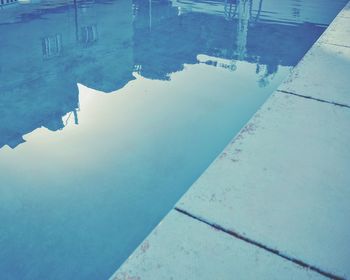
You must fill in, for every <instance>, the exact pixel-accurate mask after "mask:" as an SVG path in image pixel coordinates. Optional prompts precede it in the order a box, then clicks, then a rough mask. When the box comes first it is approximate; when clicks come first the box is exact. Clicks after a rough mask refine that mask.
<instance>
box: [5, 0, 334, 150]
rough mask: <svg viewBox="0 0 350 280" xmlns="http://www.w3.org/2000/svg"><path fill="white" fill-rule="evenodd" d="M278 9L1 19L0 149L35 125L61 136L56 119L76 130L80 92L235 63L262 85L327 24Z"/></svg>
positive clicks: (47, 7)
mask: <svg viewBox="0 0 350 280" xmlns="http://www.w3.org/2000/svg"><path fill="white" fill-rule="evenodd" d="M313 1H315V0H313ZM28 2H30V1H28ZM277 2H278V1H275V0H256V1H255V0H222V1H215V0H205V1H204V0H198V1H192V0H157V1H156V0H149V1H145V0H133V1H132V0H122V1H113V0H96V1H94V2H92V1H85V0H81V1H77V0H76V1H67V2H64V3H62V2H60V3H58V4H53V3H51V2H50V1H37V0H36V1H35V3H34V4H30V5H17V6H16V7H14V8H13V9H12V10H11V12H9V9H7V10H4V11H0V12H3V13H5V12H6V14H4V15H5V16H4V17H0V34H1V37H2V39H1V41H0V49H1V50H2V51H1V52H0V62H1V63H0V111H1V117H0V148H1V147H3V146H4V145H8V146H10V147H11V148H15V147H16V146H18V145H19V144H21V143H23V142H24V140H23V135H25V134H27V133H30V132H31V131H33V130H35V129H36V128H39V127H42V126H43V127H46V128H47V129H50V130H52V131H56V130H60V129H63V128H64V126H65V125H66V119H65V120H64V119H63V116H68V117H69V118H73V119H74V122H75V123H76V124H78V122H79V120H78V115H79V114H78V111H79V96H78V95H79V92H78V88H77V83H81V84H84V85H85V86H87V87H90V88H94V89H97V90H100V91H103V92H112V91H116V90H118V89H120V88H122V87H123V86H124V85H126V84H127V83H128V82H129V81H130V80H132V79H134V76H133V75H132V74H133V72H138V73H139V74H140V75H142V76H143V77H146V78H149V79H158V80H167V79H169V77H170V74H171V73H173V72H177V71H181V70H182V69H183V68H184V64H196V63H205V64H208V65H212V66H215V67H223V68H226V69H228V70H230V71H237V66H236V61H247V62H249V63H255V64H256V75H257V77H258V79H259V81H258V83H259V85H260V86H265V85H266V84H268V82H269V79H271V77H273V75H274V74H275V73H276V72H277V71H278V67H279V66H280V65H282V66H294V65H295V64H296V63H297V61H299V60H300V58H301V57H302V55H303V54H304V53H305V51H306V50H307V49H308V48H309V47H310V45H311V44H312V43H313V42H314V41H315V40H316V38H317V37H318V36H319V35H320V33H321V32H322V31H323V30H324V24H325V23H327V22H324V21H322V19H319V18H317V15H315V18H314V19H313V18H312V17H310V15H302V14H301V12H300V10H298V6H293V5H289V6H288V5H286V3H294V2H295V1H293V0H285V1H281V2H285V3H284V4H283V5H282V6H283V7H284V6H286V7H290V9H287V10H286V11H285V10H279V9H280V8H275V6H276V5H272V4H273V3H277ZM277 6H278V5H277ZM282 6H281V5H280V7H282ZM299 6H300V5H299ZM264 7H266V8H264ZM269 7H274V9H276V10H271V8H269ZM269 9H270V10H269ZM101 15H103V16H101ZM303 16H304V18H303ZM290 46H293V48H292V49H291V48H290Z"/></svg>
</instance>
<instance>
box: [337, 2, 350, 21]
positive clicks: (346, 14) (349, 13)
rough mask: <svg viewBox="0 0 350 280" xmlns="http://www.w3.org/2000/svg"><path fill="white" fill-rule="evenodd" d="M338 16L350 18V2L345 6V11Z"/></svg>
mask: <svg viewBox="0 0 350 280" xmlns="http://www.w3.org/2000/svg"><path fill="white" fill-rule="evenodd" d="M338 16H341V17H350V1H349V2H348V4H346V5H345V7H344V9H343V10H341V12H340V13H339V15H338Z"/></svg>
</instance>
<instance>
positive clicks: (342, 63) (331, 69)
mask: <svg viewBox="0 0 350 280" xmlns="http://www.w3.org/2000/svg"><path fill="white" fill-rule="evenodd" d="M349 27H350V19H349ZM349 40H350V33H349ZM279 90H283V91H288V92H292V93H295V94H299V95H303V96H308V97H312V98H317V99H322V100H326V101H328V102H334V103H339V104H343V105H347V106H349V107H350V48H345V47H339V46H335V45H330V44H319V43H318V44H315V45H314V46H313V47H312V49H311V50H310V51H309V52H308V53H307V54H306V55H305V56H304V58H303V59H302V61H301V62H300V63H299V64H298V65H297V66H296V67H295V68H294V69H293V72H292V74H291V75H290V76H289V77H288V78H287V79H286V80H285V81H284V82H283V84H282V85H281V86H280V87H279Z"/></svg>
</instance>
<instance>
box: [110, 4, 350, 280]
mask: <svg viewBox="0 0 350 280" xmlns="http://www.w3.org/2000/svg"><path fill="white" fill-rule="evenodd" d="M346 35H348V36H346ZM347 37H348V39H347ZM327 55H329V57H328V60H327ZM347 59H349V60H347ZM335 60H336V62H337V64H336V65H335V66H334V65H332V63H333V61H335ZM349 61H350V1H349V2H348V3H347V4H346V5H345V7H344V8H343V9H342V10H341V11H340V12H339V14H338V15H337V16H336V17H335V19H334V20H333V21H332V22H331V24H330V25H329V26H328V28H327V29H326V30H325V32H324V33H323V34H322V35H321V37H320V38H319V39H318V40H317V41H316V42H315V44H314V45H313V46H312V47H311V48H310V49H309V51H308V52H307V53H306V54H305V56H304V57H303V58H302V60H301V61H299V63H298V64H297V66H295V67H294V68H293V71H292V73H291V74H290V75H289V76H288V77H287V78H286V79H285V80H284V82H282V84H281V85H280V86H279V88H278V89H277V90H276V91H275V92H274V93H273V94H272V95H271V96H270V97H269V98H268V99H267V101H266V102H265V103H264V104H263V105H262V107H261V108H260V109H259V110H258V111H257V112H256V114H255V115H254V116H253V117H252V118H251V119H250V120H249V122H248V123H247V124H246V125H245V126H244V127H243V128H242V130H241V131H240V132H239V133H238V134H237V135H236V136H235V137H234V139H233V140H232V141H231V143H230V144H229V145H228V146H227V147H226V148H225V149H224V150H223V152H222V153H221V154H220V155H219V156H218V157H217V158H216V160H214V162H213V163H212V164H211V165H210V166H209V167H208V168H207V170H205V171H204V172H203V174H202V175H201V176H200V177H199V179H197V181H196V182H195V183H194V184H193V185H192V186H191V187H190V188H189V190H188V191H187V192H186V193H185V194H184V195H183V197H182V198H181V199H180V200H179V202H178V203H177V204H176V205H175V207H174V208H173V209H172V210H171V211H170V212H169V214H168V215H167V216H166V217H164V218H163V220H162V221H161V222H160V223H159V224H158V226H156V227H155V229H154V230H153V231H152V232H151V233H150V234H149V235H148V237H147V238H146V239H145V240H144V241H143V242H142V243H141V244H140V245H139V246H138V247H137V248H136V250H135V251H134V252H133V253H132V254H131V255H130V256H129V258H128V259H127V260H126V261H125V262H124V263H123V264H122V265H121V266H120V268H119V269H118V270H117V271H116V272H115V273H114V274H113V275H112V276H111V278H110V280H121V279H129V280H137V279H231V278H230V277H232V275H235V276H236V275H242V276H238V277H237V278H238V279H243V278H244V279H252V278H254V275H255V276H256V275H259V279H271V278H274V277H278V278H279V277H282V278H283V279H292V278H293V277H295V278H297V279H327V278H330V279H348V278H350V269H349V268H348V267H345V266H346V261H343V263H342V260H339V261H338V263H340V264H337V263H336V262H333V261H332V258H333V259H334V258H336V257H335V256H334V255H332V254H329V255H330V256H329V257H328V259H327V256H326V255H325V256H323V255H322V253H321V254H320V255H321V256H317V255H316V254H317V250H318V249H319V248H316V250H314V251H315V255H313V254H312V253H309V252H308V251H307V249H305V251H304V249H303V246H299V245H298V244H294V245H291V248H289V247H288V246H289V245H288V244H287V245H288V246H285V247H283V244H286V243H283V242H284V240H283V237H281V238H279V237H277V238H276V240H277V241H276V242H277V243H276V244H275V243H274V241H273V239H271V238H270V237H269V234H270V232H269V230H267V229H266V227H267V226H268V227H271V228H272V227H274V225H275V224H274V221H275V220H274V217H273V214H271V213H269V212H268V211H267V210H268V208H269V207H270V208H271V207H273V205H274V203H277V202H276V201H269V199H266V200H264V199H262V201H260V202H259V201H258V200H257V201H255V203H256V208H257V209H256V213H252V217H260V216H258V215H259V214H258V212H259V211H260V210H259V207H260V206H261V211H263V210H264V209H265V211H266V212H267V214H266V215H267V217H268V219H267V220H266V221H267V224H268V223H269V222H270V223H271V224H268V225H267V226H265V225H263V224H262V225H261V226H259V225H255V224H254V225H253V226H250V225H249V224H247V223H246V222H245V221H244V215H243V218H240V217H239V213H240V211H241V210H240V209H238V210H237V209H235V208H234V206H233V208H232V205H233V204H235V203H233V202H232V201H234V202H237V204H238V205H240V203H242V205H244V204H243V203H246V201H247V200H249V199H252V197H251V196H252V195H255V192H257V191H256V190H255V189H254V191H253V192H252V193H250V192H249V191H245V189H247V188H248V189H249V187H250V185H249V184H250V183H251V184H252V185H253V184H254V177H255V176H256V179H255V180H256V184H258V185H259V184H260V185H263V186H264V187H265V188H266V191H267V193H268V192H269V191H271V193H274V191H276V190H275V189H273V188H272V186H273V185H274V184H277V183H274V182H273V180H271V178H278V177H279V174H278V172H281V173H283V172H284V171H285V169H283V168H287V167H288V165H287V167H286V165H285V164H284V163H285V162H288V161H289V160H293V159H294V155H293V151H291V152H285V153H284V152H281V154H280V155H273V159H271V162H273V163H268V162H267V161H266V159H263V158H262V157H263V156H266V154H264V153H263V152H260V151H261V150H262V149H261V147H259V146H260V145H265V146H263V147H264V148H263V150H264V149H267V150H268V149H269V148H271V150H270V151H273V149H274V147H276V153H277V152H278V151H279V147H281V145H282V144H283V145H284V146H285V147H287V148H288V147H289V146H293V147H294V146H295V145H296V146H297V148H298V149H300V150H302V151H304V153H305V156H306V157H308V159H309V161H308V165H307V166H306V168H310V170H306V172H305V175H304V177H300V178H299V179H298V181H297V182H296V183H295V182H294V183H293V182H292V183H293V184H294V186H295V184H297V185H298V184H300V186H304V185H305V188H306V190H304V189H303V194H304V195H306V196H307V195H308V194H310V196H313V195H312V193H311V191H315V188H316V189H318V184H319V185H322V184H323V183H320V182H326V183H327V184H328V185H327V186H330V185H332V186H333V185H334V186H335V187H337V193H338V192H339V194H337V195H338V196H340V197H345V198H346V199H350V197H349V192H348V191H346V189H345V186H346V184H347V185H350V175H342V174H341V175H340V177H341V180H340V179H339V174H338V177H336V176H337V174H334V175H333V176H334V177H332V176H330V174H320V170H323V169H322V168H325V170H326V169H327V168H328V169H329V166H328V165H326V163H324V164H323V163H322V164H323V165H320V163H317V162H316V161H317V160H319V159H320V157H318V155H319V154H320V153H322V151H324V149H327V147H328V146H329V144H330V142H329V141H331V140H332V141H336V143H335V144H334V142H332V143H333V144H332V145H335V146H336V148H334V149H336V150H337V151H339V152H337V153H334V159H333V158H332V159H331V161H332V160H333V162H336V163H337V164H339V167H338V169H340V170H342V168H343V165H346V164H348V166H350V149H349V148H348V147H347V146H346V141H344V140H342V139H345V140H346V139H347V140H349V139H350V132H347V131H346V126H347V125H350V118H349V116H350V115H349V114H350V96H347V95H346V94H345V92H346V91H349V90H350V87H349V84H348V83H347V82H348V81H347V80H350V79H345V78H344V77H345V76H342V74H341V73H343V72H344V70H346V69H349V70H350V62H349ZM322 63H323V64H322ZM327 63H328V64H327ZM311 65H315V66H314V67H315V69H316V70H315V69H311V70H312V71H309V70H310V67H311ZM320 65H321V66H322V65H325V66H329V67H328V69H329V68H331V67H333V66H334V68H332V69H334V71H326V72H325V71H323V70H324V69H323V70H322V69H321V68H322V67H318V66H320ZM337 68H339V69H340V70H339V71H338V72H337ZM317 71H319V72H317ZM322 71H323V72H322ZM305 73H306V74H305ZM308 73H309V74H308ZM349 73H350V72H349ZM325 75H326V76H325ZM315 76H317V77H315ZM325 78H327V79H329V81H331V82H330V84H329V82H328V81H325ZM323 83H324V84H323ZM326 83H327V84H326ZM327 86H329V88H332V89H334V90H332V92H327V90H326V89H327ZM323 88H324V92H323V91H322V89H323ZM300 112H308V113H309V116H307V117H305V122H304V121H303V119H302V118H299V119H296V117H295V116H296V115H297V113H300ZM322 116H324V118H325V119H323V117H322ZM293 118H294V119H295V121H293V120H294V119H293ZM280 119H281V122H282V124H283V122H284V121H285V123H288V124H289V125H290V126H291V127H290V128H289V129H290V130H291V135H297V134H298V133H299V134H301V135H303V134H305V131H308V134H307V136H309V137H310V138H312V139H313V140H315V139H318V140H317V141H311V140H310V141H307V140H305V143H303V142H302V141H300V143H299V142H297V143H295V139H293V138H289V139H290V141H289V142H287V141H288V137H290V135H289V136H288V135H285V134H286V130H284V129H285V127H282V125H280V124H278V122H279V120H280ZM276 120H278V121H276ZM289 120H291V121H293V122H288V121H289ZM297 120H298V121H300V120H301V121H300V122H297ZM317 122H318V123H319V124H320V126H321V124H322V128H318V129H314V130H313V129H309V128H310V125H311V124H315V123H317ZM328 123H329V124H328ZM324 124H325V125H324ZM323 125H324V126H325V127H324V128H323ZM323 129H324V130H323ZM326 129H327V131H326ZM269 133H270V134H271V135H269V137H267V136H266V135H267V134H269ZM330 136H332V138H329V137H330ZM295 137H296V136H295ZM330 139H331V140H330ZM281 140H284V141H285V142H284V143H282V144H281V143H280V142H281ZM274 141H275V143H274ZM303 146H305V148H304V147H303ZM303 149H305V150H303ZM281 151H282V148H281ZM259 157H260V158H259ZM332 157H333V154H332ZM321 159H322V157H321ZM313 161H314V162H313ZM261 163H263V164H265V165H264V166H259V165H261ZM272 164H273V165H272ZM314 165H317V166H318V172H316V173H315V167H312V166H314ZM340 165H341V166H340ZM276 166H280V167H281V169H278V168H277V167H276ZM309 166H310V167H309ZM262 167H263V169H264V172H265V171H267V170H268V171H269V172H270V173H269V172H267V174H266V175H264V176H265V177H259V176H260V175H259V174H260V173H259V172H260V171H261V170H260V169H262ZM248 169H251V170H252V171H253V176H251V177H252V178H248V179H247V177H244V175H241V176H240V174H249V172H250V171H248ZM255 171H256V172H255ZM324 173H325V172H324ZM261 176H263V175H261ZM326 176H327V177H326ZM241 177H242V178H241ZM259 178H260V179H261V178H263V180H262V181H263V182H262V181H261V180H259ZM265 181H266V182H265ZM282 182H283V181H282ZM328 182H330V183H328ZM292 183H290V184H292ZM326 183H325V184H326ZM225 184H228V185H232V184H233V185H235V186H234V187H232V186H229V187H225ZM288 184H289V182H288V181H287V182H286V186H285V188H286V189H287V190H288V188H289V185H288ZM306 184H307V186H306ZM309 185H310V186H313V187H312V188H311V187H310V188H309V187H308V186H309ZM270 189H271V190H270ZM272 189H273V190H272ZM242 190H244V191H242ZM291 190H292V192H291V193H289V195H290V200H291V201H293V199H295V200H298V199H297V198H296V197H295V196H293V194H292V193H294V191H295V189H293V188H291ZM293 190H294V191H293ZM308 191H310V193H308ZM319 191H320V193H322V194H320V195H318V196H319V197H318V198H319V203H320V205H318V207H320V209H323V208H327V205H328V204H327V205H326V204H322V203H323V202H324V197H326V198H327V203H330V204H333V203H334V204H335V203H337V202H336V201H331V202H329V201H328V200H332V199H335V197H334V198H333V197H330V196H329V194H328V193H327V191H326V190H323V189H322V188H321V187H320V190H319ZM234 192H237V195H233V193H234ZM263 192H264V191H263ZM257 193H258V192H257ZM239 196H240V197H239ZM257 196H259V194H257ZM237 197H239V198H237ZM315 201H316V202H315V203H317V200H316V199H315ZM262 202H264V203H265V204H268V205H263V206H262V205H260V204H259V203H262ZM290 203H291V205H289V206H288V205H287V206H286V208H285V209H284V208H283V209H284V210H285V211H287V212H288V211H289V210H291V211H292V210H295V205H299V204H298V202H296V203H297V204H293V202H290ZM312 203H313V202H312ZM338 203H339V202H338ZM269 204H270V205H271V206H270V205H269ZM286 204H288V203H286ZM300 206H301V207H300V208H301V209H300V210H298V211H296V212H297V213H306V214H305V215H303V217H301V216H298V217H297V218H296V219H295V221H294V219H291V220H293V221H294V224H291V226H293V225H294V226H295V227H297V226H298V229H299V228H300V229H304V228H307V227H306V226H305V225H304V224H305V221H304V219H306V218H308V219H312V221H314V223H315V225H314V226H315V228H316V229H317V228H318V227H322V226H325V225H329V224H328V220H329V219H330V218H331V216H329V217H322V218H320V217H316V216H315V213H312V210H311V211H310V209H307V208H305V207H304V208H305V209H303V206H305V205H303V204H301V205H300ZM288 207H289V208H288ZM293 207H294V208H293ZM322 207H323V208H322ZM337 207H338V208H337ZM340 207H343V208H340ZM344 207H347V206H342V205H341V206H336V207H335V210H334V215H337V214H339V213H340V212H341V213H342V212H343V211H344V210H345V211H347V210H349V211H350V206H349V207H348V208H344ZM242 208H244V207H242ZM246 211H248V210H246ZM237 212H238V214H237V216H238V218H236V216H235V218H232V217H233V216H234V215H236V213H237ZM241 212H242V213H243V214H247V213H249V211H248V212H244V211H243V210H242V211H241ZM272 212H273V211H272ZM287 212H284V213H282V214H281V217H280V219H284V218H283V215H284V214H286V213H287ZM308 212H310V214H308ZM321 212H322V211H321ZM231 214H232V216H231ZM331 214H332V213H331ZM269 215H270V217H269ZM312 215H313V216H312ZM319 215H321V214H319ZM304 216H306V218H305V217H304ZM261 217H263V216H261ZM286 218H287V219H288V218H290V216H288V215H286ZM237 220H238V222H237ZM241 220H242V221H241ZM340 220H341V219H340ZM326 222H327V223H326ZM333 222H334V221H333ZM334 226H335V229H332V230H330V235H326V234H325V235H324V236H325V237H328V236H331V234H334V232H335V236H334V237H335V238H337V235H336V234H337V232H338V231H337V229H338V228H339V232H342V231H343V232H344V230H345V234H344V235H341V236H340V238H338V239H342V237H343V239H345V240H338V241H337V243H340V244H342V241H344V242H347V241H349V240H350V239H348V237H349V236H350V229H349V228H346V227H344V225H341V224H340V222H339V223H338V224H337V223H336V222H335V224H334ZM281 231H282V232H281V234H280V235H281V236H283V228H282V230H281ZM328 231H329V230H328V229H325V232H326V233H327V232H328ZM255 234H256V235H255ZM264 234H265V235H266V236H265V235H264ZM260 235H261V236H263V237H262V238H260ZM272 235H273V234H272ZM300 236H303V234H301V235H300ZM310 236H314V235H313V232H311V233H310V235H307V234H306V235H305V236H304V237H306V238H307V237H310ZM322 237H323V236H322ZM312 239H313V238H312ZM271 240H272V241H271ZM309 241H310V244H311V245H310V246H311V247H312V244H314V243H313V242H314V241H313V240H309ZM325 241H326V245H325V248H326V249H328V250H330V251H331V250H337V252H339V254H343V255H341V256H342V257H344V256H346V257H347V256H350V253H349V252H347V251H344V252H343V251H341V252H340V251H339V250H338V248H337V247H335V245H333V246H332V245H329V247H327V246H328V243H327V242H330V244H331V243H332V242H333V241H332V240H328V239H325ZM333 243H334V242H333ZM322 245H323V244H322ZM293 246H294V247H293ZM304 247H305V246H304ZM294 249H295V250H294ZM300 252H301V254H299V253H300ZM334 253H336V252H334V251H333V254H334ZM229 258H230V259H232V260H234V259H239V260H240V261H239V262H238V263H237V264H234V263H235V262H232V261H227V260H228V259H229ZM249 275H250V276H249ZM282 278H279V279H282ZM293 279H294V278H293Z"/></svg>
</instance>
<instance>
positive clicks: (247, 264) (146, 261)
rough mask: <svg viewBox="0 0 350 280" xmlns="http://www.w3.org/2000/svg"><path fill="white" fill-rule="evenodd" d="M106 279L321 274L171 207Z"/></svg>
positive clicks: (243, 279)
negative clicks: (149, 233) (162, 219)
mask: <svg viewBox="0 0 350 280" xmlns="http://www.w3.org/2000/svg"><path fill="white" fill-rule="evenodd" d="M111 279H113V280H126V279H129V280H131V279H133V280H141V279H142V280H147V279H149V280H156V279H162V280H163V279H164V280H165V279H174V280H175V279H179V280H180V279H181V280H186V279H188V280H193V279H201V280H206V279H207V280H213V279H220V280H225V279H227V280H232V279H240V280H251V279H259V280H273V279H276V280H277V279H278V280H283V279H298V280H304V279H310V280H311V279H326V278H324V277H322V276H320V275H319V274H318V273H315V272H313V271H311V270H308V269H305V268H302V267H300V266H298V265H296V264H294V263H292V262H289V261H287V260H285V259H283V258H280V257H278V256H276V255H274V254H271V253H269V252H266V251H265V250H263V249H260V248H257V247H256V246H253V245H251V244H248V243H246V242H241V241H240V240H238V239H236V238H233V237H231V236H230V235H228V234H226V233H223V232H220V231H218V230H216V229H214V228H213V227H211V226H209V225H206V224H204V223H202V222H199V221H197V220H195V219H192V218H190V217H188V216H186V215H183V214H181V213H179V212H177V211H175V210H173V211H171V212H170V213H169V215H168V216H167V217H166V218H165V219H164V222H162V223H161V224H160V225H159V226H158V227H157V228H156V229H155V230H154V231H153V232H152V234H151V235H150V236H149V237H148V238H147V239H146V240H145V241H144V242H143V243H142V245H141V246H140V247H139V248H138V249H137V250H136V251H135V253H134V254H133V255H132V256H131V257H130V258H129V259H128V260H127V261H126V263H125V264H124V265H123V266H122V268H121V269H120V270H119V271H118V272H117V273H116V274H115V275H114V276H113V277H112V278H111Z"/></svg>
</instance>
